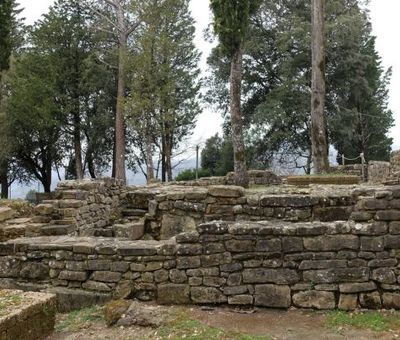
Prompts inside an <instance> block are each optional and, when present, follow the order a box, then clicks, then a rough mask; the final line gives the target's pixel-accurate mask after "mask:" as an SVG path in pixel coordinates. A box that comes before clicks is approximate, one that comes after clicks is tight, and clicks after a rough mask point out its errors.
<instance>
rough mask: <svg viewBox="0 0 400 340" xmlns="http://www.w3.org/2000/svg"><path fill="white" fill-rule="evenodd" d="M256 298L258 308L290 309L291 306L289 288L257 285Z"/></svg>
mask: <svg viewBox="0 0 400 340" xmlns="http://www.w3.org/2000/svg"><path fill="white" fill-rule="evenodd" d="M254 296H255V302H254V304H255V305H256V306H263V307H271V308H289V307H290V305H291V297H290V288H289V286H278V285H256V286H255V295H254Z"/></svg>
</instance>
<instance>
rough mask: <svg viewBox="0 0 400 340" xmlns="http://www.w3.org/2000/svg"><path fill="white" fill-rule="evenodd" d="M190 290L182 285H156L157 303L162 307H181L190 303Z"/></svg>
mask: <svg viewBox="0 0 400 340" xmlns="http://www.w3.org/2000/svg"><path fill="white" fill-rule="evenodd" d="M189 295H190V288H189V286H188V285H184V284H162V285H158V289H157V302H158V303H160V304H162V305H172V304H174V305H183V304H188V303H190V296H189Z"/></svg>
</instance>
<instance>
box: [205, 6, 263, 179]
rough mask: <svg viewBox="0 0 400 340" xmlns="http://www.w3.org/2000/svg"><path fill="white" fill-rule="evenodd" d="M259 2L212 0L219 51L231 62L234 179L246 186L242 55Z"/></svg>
mask: <svg viewBox="0 0 400 340" xmlns="http://www.w3.org/2000/svg"><path fill="white" fill-rule="evenodd" d="M259 5H260V1H258V0H211V9H212V11H213V14H214V31H215V33H216V35H217V36H218V38H219V43H220V48H221V50H222V53H223V54H225V55H226V57H227V58H228V60H229V62H230V65H231V69H230V115H231V125H232V126H231V127H232V138H233V149H234V156H235V182H236V184H237V185H241V186H244V187H248V185H249V179H248V176H247V168H246V154H245V145H244V139H243V122H242V109H241V94H242V89H241V88H242V58H243V49H244V41H245V39H246V38H247V34H248V31H249V25H250V19H251V17H252V16H253V15H254V14H255V13H256V12H257V10H258V8H259Z"/></svg>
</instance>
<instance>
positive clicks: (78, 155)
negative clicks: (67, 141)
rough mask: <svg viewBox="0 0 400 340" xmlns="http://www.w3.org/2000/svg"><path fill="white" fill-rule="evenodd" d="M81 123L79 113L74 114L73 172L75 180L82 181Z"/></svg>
mask: <svg viewBox="0 0 400 340" xmlns="http://www.w3.org/2000/svg"><path fill="white" fill-rule="evenodd" d="M80 125H81V122H80V117H79V113H74V149H75V172H76V174H75V175H76V179H78V180H79V179H83V166H82V144H81V127H80Z"/></svg>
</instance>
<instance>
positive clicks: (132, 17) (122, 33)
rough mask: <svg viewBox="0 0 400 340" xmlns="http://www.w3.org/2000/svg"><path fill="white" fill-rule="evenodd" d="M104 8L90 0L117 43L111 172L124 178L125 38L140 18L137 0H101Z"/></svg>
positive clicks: (134, 28) (126, 44)
mask: <svg viewBox="0 0 400 340" xmlns="http://www.w3.org/2000/svg"><path fill="white" fill-rule="evenodd" d="M102 2H104V3H105V4H106V8H99V6H98V4H97V3H92V4H91V7H92V9H93V10H94V11H95V12H96V13H97V14H98V15H99V16H100V17H101V18H102V19H104V22H103V25H104V28H103V29H104V30H108V31H111V32H113V33H114V34H115V36H116V38H117V46H118V78H117V79H118V81H117V84H118V86H117V102H116V110H115V146H114V166H113V172H114V173H113V175H114V177H116V178H118V179H122V180H124V181H126V169H125V157H126V152H125V148H126V136H125V129H126V126H125V117H124V106H125V97H126V91H127V89H126V60H127V51H128V39H129V37H130V36H131V35H132V33H133V32H134V31H135V30H136V29H137V28H138V27H139V25H140V19H139V18H138V17H137V13H135V12H134V10H133V9H134V8H135V5H136V1H129V0H102Z"/></svg>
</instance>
